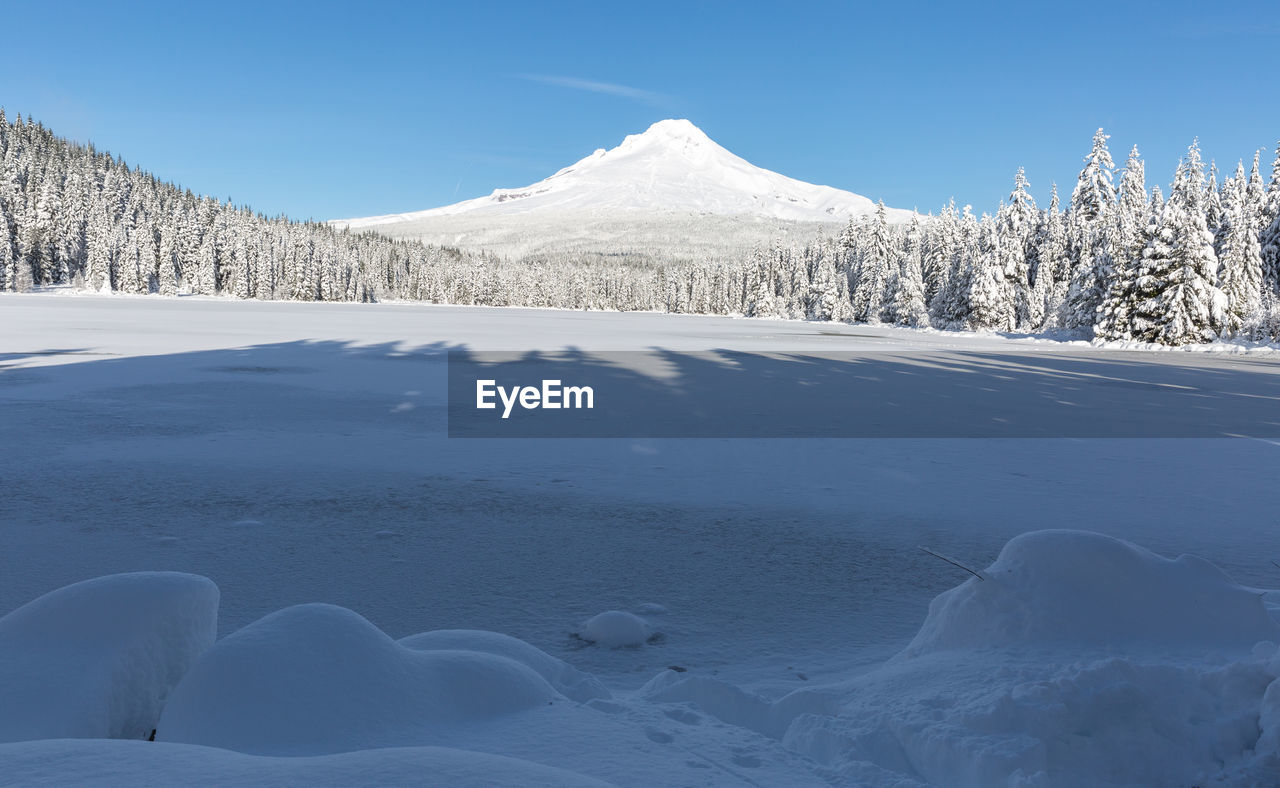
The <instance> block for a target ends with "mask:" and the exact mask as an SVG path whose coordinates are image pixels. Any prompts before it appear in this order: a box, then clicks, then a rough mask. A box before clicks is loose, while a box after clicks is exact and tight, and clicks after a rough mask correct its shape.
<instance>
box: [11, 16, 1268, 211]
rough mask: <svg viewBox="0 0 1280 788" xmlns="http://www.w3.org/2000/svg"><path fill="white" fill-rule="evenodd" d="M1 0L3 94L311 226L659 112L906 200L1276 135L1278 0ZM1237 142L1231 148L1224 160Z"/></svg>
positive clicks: (104, 144)
mask: <svg viewBox="0 0 1280 788" xmlns="http://www.w3.org/2000/svg"><path fill="white" fill-rule="evenodd" d="M889 5H890V4H886V3H876V4H855V3H818V2H789V3H785V4H783V3H749V2H726V3H710V2H707V3H699V2H686V3H658V2H646V3H626V4H621V3H619V4H610V3H603V2H593V3H552V2H547V3H542V2H518V3H517V2H513V3H505V2H455V3H449V4H445V3H361V4H353V3H350V2H345V3H333V4H328V3H324V2H308V3H294V4H291V3H236V2H225V1H223V2H215V3H206V4H188V3H172V2H163V3H146V2H131V3H122V4H118V5H112V4H108V3H84V4H79V3H63V2H56V1H55V2H45V3H35V2H28V3H20V4H8V5H7V6H6V7H5V8H3V9H2V10H0V25H2V26H3V27H4V29H5V30H6V35H5V36H4V40H5V50H6V51H5V67H4V68H2V69H0V106H4V107H5V108H6V110H7V111H8V112H9V113H10V114H12V113H13V112H14V111H20V112H22V113H23V114H24V115H25V114H31V115H33V116H34V117H35V118H36V119H37V120H40V121H42V122H44V123H45V124H46V125H48V126H51V127H52V128H53V129H54V130H55V131H57V132H58V133H60V134H62V135H64V136H69V137H72V138H74V139H78V140H81V141H84V140H91V141H93V142H94V143H95V144H97V145H98V147H99V148H101V149H106V150H109V151H111V152H113V153H116V154H118V155H122V156H124V157H125V159H126V160H127V161H129V162H130V164H140V165H142V166H143V167H144V168H145V169H148V170H150V171H152V172H154V173H155V174H157V175H159V176H160V177H162V178H164V179H166V180H173V181H177V182H179V183H181V184H182V185H183V186H186V187H188V188H191V189H192V190H194V191H197V192H200V193H207V194H213V195H215V196H218V197H222V198H226V197H231V198H232V199H234V200H235V201H236V202H237V203H248V204H250V205H251V206H253V207H254V208H255V209H257V210H260V211H263V212H266V213H270V214H275V213H280V212H284V213H288V214H289V215H291V216H294V217H296V218H306V217H313V218H319V219H328V218H336V217H346V216H362V215H370V214H378V213H388V212H395V211H405V210H416V209H422V208H429V207H433V206H436V205H441V204H446V203H450V202H454V201H456V200H461V199H465V198H470V197H476V196H480V195H482V194H487V193H489V192H490V191H492V190H493V189H494V188H495V187H501V186H521V185H524V184H527V183H531V182H534V181H537V180H540V179H541V178H543V177H545V176H547V175H549V174H551V173H552V172H553V171H555V170H556V169H558V168H560V167H562V166H565V165H567V164H569V163H571V162H572V161H574V160H576V159H578V158H581V157H582V156H585V155H587V154H589V153H590V152H591V151H593V150H594V149H596V148H598V147H612V146H614V145H616V144H617V143H618V142H620V141H621V139H622V137H623V136H625V135H626V134H629V133H635V132H639V131H642V130H643V129H645V128H646V127H647V126H648V125H649V124H650V123H652V122H653V121H655V120H659V119H662V118H664V117H687V118H689V119H690V120H692V121H693V122H694V123H696V124H697V125H698V126H700V127H701V128H702V129H703V130H704V131H706V132H707V134H708V135H710V136H711V137H712V139H715V140H716V141H717V142H719V143H720V144H722V145H724V146H725V147H727V148H728V149H729V150H731V151H733V152H734V153H737V154H738V155H740V156H743V157H744V158H746V159H748V160H749V161H751V162H753V163H755V164H757V165H759V166H762V167H767V168H769V169H772V170H776V171H778V172H781V173H784V174H786V175H789V176H792V177H795V178H800V179H802V180H807V181H812V182H815V183H825V184H829V185H832V186H836V187H839V188H843V189H848V190H851V191H855V192H858V193H860V194H865V195H867V196H869V197H872V198H873V199H876V198H883V199H884V200H885V202H886V203H888V204H890V205H892V206H896V207H902V208H911V207H919V208H920V209H922V210H935V209H936V208H937V207H938V206H939V205H941V204H942V203H943V202H944V201H945V200H946V199H948V198H949V197H951V196H955V197H956V198H957V200H958V201H960V202H961V203H962V204H963V203H972V204H973V205H974V207H975V209H977V210H979V211H981V210H989V209H994V207H995V206H996V204H997V203H998V201H999V200H1000V199H1001V197H1003V196H1004V195H1006V194H1007V193H1008V191H1009V186H1010V184H1011V183H1012V176H1013V173H1014V170H1015V169H1016V168H1017V167H1018V166H1020V165H1021V166H1025V167H1026V168H1027V175H1028V177H1029V179H1030V180H1031V183H1032V186H1033V189H1034V192H1035V194H1036V196H1037V198H1038V199H1041V200H1042V201H1043V200H1044V199H1045V198H1046V196H1047V193H1048V188H1049V183H1050V181H1055V180H1056V181H1057V182H1058V183H1059V185H1060V188H1061V190H1062V191H1063V193H1064V196H1065V195H1066V194H1069V192H1070V187H1071V184H1073V183H1074V179H1075V176H1076V173H1077V172H1078V170H1079V162H1080V159H1081V157H1082V156H1083V155H1084V154H1085V153H1086V152H1087V151H1088V147H1089V140H1090V137H1091V135H1092V132H1093V130H1094V129H1095V128H1097V127H1098V126H1104V127H1106V129H1107V130H1108V132H1109V133H1111V135H1112V139H1111V145H1112V152H1113V155H1114V156H1115V158H1116V160H1117V163H1120V162H1122V161H1123V159H1124V156H1125V153H1126V152H1127V151H1128V148H1129V146H1131V145H1132V144H1134V143H1137V144H1138V145H1139V147H1140V148H1141V150H1142V153H1143V155H1144V158H1145V159H1146V160H1147V173H1148V182H1149V183H1152V182H1156V181H1159V182H1162V183H1163V182H1167V180H1168V179H1169V177H1170V176H1171V174H1172V171H1173V168H1174V166H1175V165H1176V163H1177V159H1178V157H1179V155H1180V154H1181V153H1182V152H1183V151H1184V150H1185V149H1186V146H1187V144H1188V143H1189V142H1190V141H1191V140H1192V138H1193V137H1197V136H1198V137H1199V138H1200V141H1201V145H1202V148H1203V150H1204V152H1205V156H1206V158H1216V159H1217V160H1218V162H1219V165H1220V166H1223V167H1234V163H1235V161H1236V159H1238V158H1242V157H1245V158H1247V157H1251V156H1252V153H1253V151H1254V150H1255V149H1257V148H1259V147H1263V148H1265V149H1266V153H1265V154H1264V172H1265V171H1266V169H1267V168H1268V167H1269V165H1270V162H1271V159H1272V157H1273V155H1274V149H1275V144H1276V139H1277V137H1280V102H1276V101H1275V95H1276V92H1277V89H1278V88H1277V80H1276V75H1277V73H1280V66H1278V65H1277V62H1276V59H1275V54H1274V51H1275V42H1276V41H1280V22H1278V21H1277V17H1276V14H1275V13H1274V4H1269V3H1263V2H1258V3H1234V4H1230V7H1229V8H1225V9H1223V8H1218V9H1214V10H1213V11H1212V12H1209V11H1207V10H1206V9H1207V5H1204V4H1200V3H1127V4H1126V3H1104V4H1085V3H1061V4H1055V5H1056V6H1057V7H1050V4H1045V3H1029V2H1025V0H1024V2H1019V3H1014V4H983V5H981V6H980V7H975V6H972V5H971V4H958V3H952V4H939V5H937V6H933V5H929V4H914V5H907V4H894V5H895V6H897V7H894V8H890V7H888V6H889ZM1246 163H1247V162H1246Z"/></svg>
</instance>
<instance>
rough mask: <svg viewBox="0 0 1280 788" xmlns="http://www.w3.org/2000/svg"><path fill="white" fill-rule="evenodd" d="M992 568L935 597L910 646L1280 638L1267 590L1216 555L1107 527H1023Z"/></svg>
mask: <svg viewBox="0 0 1280 788" xmlns="http://www.w3.org/2000/svg"><path fill="white" fill-rule="evenodd" d="M983 575H984V576H985V577H986V580H979V579H978V578H976V577H975V578H970V579H969V580H967V581H966V582H965V583H963V584H962V585H960V586H958V587H956V588H954V589H952V590H950V591H948V592H946V593H944V594H942V595H940V596H938V597H937V598H936V599H934V600H933V602H932V603H931V604H930V605H929V615H928V617H927V618H926V619H925V622H924V626H923V627H921V629H920V632H919V633H918V634H917V635H916V637H915V639H914V640H912V641H911V644H910V645H909V646H908V647H907V654H909V655H920V654H926V653H929V652H933V651H938V650H943V649H956V648H983V647H1001V646H1014V645H1035V644H1049V643H1061V644H1070V645H1073V646H1082V645H1092V646H1105V645H1120V644H1135V643H1146V644H1162V645H1166V646H1178V645H1191V646H1194V645H1202V646H1204V645H1208V646H1213V647H1215V648H1231V647H1236V648H1245V649H1247V648H1249V647H1251V646H1252V645H1253V644H1255V643H1257V642H1258V641H1261V640H1272V641H1276V640H1280V625H1277V623H1276V621H1275V620H1274V619H1273V618H1271V617H1270V615H1269V614H1268V612H1267V609H1266V606H1265V605H1264V604H1263V600H1262V595H1261V594H1260V593H1259V592H1257V591H1255V590H1252V589H1248V588H1245V587H1243V586H1240V585H1237V584H1236V583H1234V582H1232V581H1231V579H1230V578H1228V577H1227V576H1226V575H1225V574H1223V573H1222V571H1221V570H1219V569H1218V568H1217V567H1215V566H1214V565H1213V564H1211V563H1209V562H1208V561H1205V560H1203V559H1201V558H1197V557H1195V556H1189V555H1184V556H1181V557H1179V558H1177V559H1173V560H1170V559H1167V558H1163V557H1161V556H1158V555H1156V554H1155V553H1152V552H1151V551H1149V550H1147V549H1145V548H1143V547H1139V546H1137V545H1134V544H1130V543H1129V542H1126V541H1123V540H1120V539H1115V538H1113V537H1110V536H1104V535H1102V534H1097V533H1091V532H1087V531H1068V530H1051V531H1032V532H1030V533H1025V534H1022V535H1021V536H1017V537H1015V538H1013V539H1011V540H1010V541H1009V543H1008V544H1006V545H1005V547H1004V549H1003V550H1002V551H1001V552H1000V556H999V557H998V558H997V559H996V562H995V563H994V564H992V565H991V566H990V567H988V568H987V569H986V571H985V572H983Z"/></svg>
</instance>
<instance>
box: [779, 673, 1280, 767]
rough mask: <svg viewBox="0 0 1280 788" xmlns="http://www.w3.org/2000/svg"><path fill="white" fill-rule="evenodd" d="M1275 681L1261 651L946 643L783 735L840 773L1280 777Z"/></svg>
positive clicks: (869, 679)
mask: <svg viewBox="0 0 1280 788" xmlns="http://www.w3.org/2000/svg"><path fill="white" fill-rule="evenodd" d="M1274 681H1275V676H1274V673H1272V672H1271V670H1270V669H1269V668H1268V666H1267V664H1266V661H1265V660H1260V659H1256V658H1252V659H1244V660H1241V661H1237V662H1227V663H1226V664H1223V665H1218V666H1209V665H1205V664H1195V663H1191V662H1149V663H1144V662H1138V661H1135V660H1130V659H1121V658H1109V659H1101V660H1095V661H1088V662H1079V663H1070V664H1063V665H1046V664H1045V663H1043V662H1040V661H1036V660H1029V661H1026V662H1015V661H1008V660H1004V659H994V658H993V653H992V652H964V653H960V652H951V653H939V654H933V655H929V656H927V657H923V658H921V659H919V660H908V661H905V662H900V663H898V665H897V670H892V669H889V670H882V671H879V672H873V673H872V674H869V675H867V676H865V677H863V678H862V679H861V680H859V681H857V682H856V683H855V684H853V685H851V687H850V692H849V695H848V699H847V702H846V704H845V705H843V706H842V708H841V709H840V714H839V716H838V717H826V718H821V717H814V716H808V717H800V718H798V719H797V720H796V721H795V722H794V723H793V725H792V726H791V727H790V728H789V729H788V731H787V734H786V736H785V738H784V742H785V743H786V744H787V745H788V746H789V747H790V748H792V749H794V750H796V751H798V752H800V753H803V754H805V755H808V756H809V757H811V758H813V759H815V760H818V761H819V762H821V763H823V764H824V765H825V766H826V767H827V768H829V769H831V770H832V771H833V772H835V773H837V774H840V775H845V776H848V775H853V774H857V773H858V771H859V770H860V769H861V768H862V767H863V765H864V764H865V763H867V762H869V763H872V764H874V765H876V766H878V767H880V768H883V769H886V770H888V771H892V772H898V773H901V774H907V775H915V776H918V777H919V778H920V779H921V780H923V781H924V782H926V783H930V784H937V785H951V786H990V785H1028V786H1031V785H1037V786H1038V785H1045V786H1056V785H1063V786H1074V785H1091V786H1131V785H1212V784H1222V783H1224V782H1225V783H1227V784H1233V785H1275V784H1280V783H1278V782H1277V780H1276V776H1277V775H1280V771H1275V769H1274V766H1275V765H1276V764H1277V763H1280V760H1277V759H1274V758H1272V759H1271V760H1270V762H1268V757H1269V756H1267V755H1266V754H1265V753H1262V752H1261V750H1262V748H1263V746H1264V744H1265V742H1263V741H1260V739H1259V733H1260V728H1261V729H1262V735H1263V738H1264V739H1265V735H1266V734H1265V729H1266V724H1267V723H1266V712H1265V710H1264V706H1265V703H1264V702H1263V696H1264V692H1265V691H1266V689H1267V686H1268V684H1271V683H1274ZM1260 715H1261V722H1260ZM1255 748H1256V749H1257V750H1258V752H1255ZM1268 770H1270V774H1271V777H1270V778H1269V779H1262V780H1259V779H1254V778H1253V777H1252V776H1250V777H1244V778H1243V779H1237V778H1236V777H1233V776H1232V775H1233V774H1236V775H1260V774H1263V773H1266V772H1267V771H1268Z"/></svg>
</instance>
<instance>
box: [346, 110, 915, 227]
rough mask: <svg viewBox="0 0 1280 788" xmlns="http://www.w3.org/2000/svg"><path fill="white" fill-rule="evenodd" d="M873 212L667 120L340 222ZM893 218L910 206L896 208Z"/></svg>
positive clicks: (814, 218) (802, 218)
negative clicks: (569, 160)
mask: <svg viewBox="0 0 1280 788" xmlns="http://www.w3.org/2000/svg"><path fill="white" fill-rule="evenodd" d="M874 211H875V203H873V202H872V201H871V200H869V199H867V198H866V197H863V196H862V195H859V194H854V193H852V192H847V191H842V190H840V189H834V188H831V187H830V186H817V185H814V184H812V183H805V182H804V181H798V180H796V179H794V178H788V177H787V176H785V175H779V174H778V173H776V172H771V171H769V170H765V169H762V168H760V167H756V166H755V165H753V164H751V163H750V162H748V161H746V160H745V159H743V158H741V157H739V156H735V155H734V154H732V153H730V152H729V151H727V150H725V149H724V148H722V147H721V146H720V145H717V144H716V143H715V142H714V141H713V140H712V139H711V138H710V137H708V136H707V135H706V134H704V133H703V132H702V130H701V129H699V128H698V127H697V126H695V125H693V124H692V123H690V122H689V121H687V120H662V121H658V122H657V123H655V124H653V125H652V126H650V127H649V128H648V130H646V131H645V132H644V133H643V134H632V135H630V136H628V137H627V138H626V139H624V140H623V141H622V144H621V145H619V146H618V147H616V148H613V149H610V150H605V149H603V148H601V149H599V150H597V151H596V152H595V153H592V154H591V155H590V156H587V157H586V158H584V159H582V160H580V161H578V162H576V163H574V164H572V165H570V166H568V167H565V168H564V169H562V170H560V171H559V172H557V173H556V174H554V175H552V176H551V177H550V178H547V179H546V180H542V181H539V182H537V183H535V184H533V185H531V186H525V187H524V188H520V189H496V190H494V192H493V193H492V194H490V195H489V196H487V197H479V198H477V199H474V200H467V201H465V202H460V203H455V204H454V205H446V206H444V207H442V208H433V209H431V210H426V211H417V212H414V213H400V214H390V215H387V216H372V217H368V218H364V219H349V220H342V221H341V222H340V223H341V224H346V225H348V226H350V227H351V228H352V229H362V228H372V227H378V226H379V225H385V224H393V223H398V222H410V221H416V220H420V219H428V218H431V217H437V216H456V215H459V214H468V213H469V214H484V215H487V216H491V217H493V218H498V217H502V216H515V215H525V214H534V213H540V214H547V213H560V214H564V213H572V214H579V215H587V216H626V215H628V214H631V215H634V214H653V213H692V214H717V215H722V216H724V215H744V216H764V217H769V218H773V219H782V220H785V221H795V222H845V221H848V220H849V218H851V217H858V216H864V215H866V214H869V213H872V212H874ZM890 214H891V216H892V218H893V219H895V220H904V219H906V218H909V217H910V216H911V212H910V211H900V210H890Z"/></svg>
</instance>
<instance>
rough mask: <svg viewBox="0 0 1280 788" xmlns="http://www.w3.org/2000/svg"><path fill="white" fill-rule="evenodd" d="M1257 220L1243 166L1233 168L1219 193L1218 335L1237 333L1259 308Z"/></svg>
mask: <svg viewBox="0 0 1280 788" xmlns="http://www.w3.org/2000/svg"><path fill="white" fill-rule="evenodd" d="M1256 224H1257V219H1256V217H1255V216H1254V215H1253V211H1252V210H1251V209H1250V206H1249V201H1248V181H1246V180H1245V174H1244V163H1243V162H1241V163H1240V164H1238V165H1237V166H1236V172H1235V176H1234V177H1232V178H1228V179H1227V181H1226V183H1225V184H1223V190H1222V218H1221V220H1220V229H1219V242H1218V249H1219V257H1218V264H1219V268H1218V287H1219V288H1220V289H1221V290H1222V293H1223V295H1225V296H1226V299H1227V309H1226V312H1225V314H1224V322H1223V325H1222V326H1221V327H1220V330H1219V333H1222V334H1226V335H1234V334H1238V333H1240V330H1241V328H1242V327H1243V326H1244V323H1245V321H1246V320H1248V319H1249V318H1250V317H1251V316H1252V315H1253V313H1254V312H1256V311H1257V310H1258V308H1259V307H1260V306H1261V305H1262V300H1261V299H1262V248H1261V246H1260V245H1259V243H1258V233H1257V231H1256V230H1255V226H1256Z"/></svg>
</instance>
